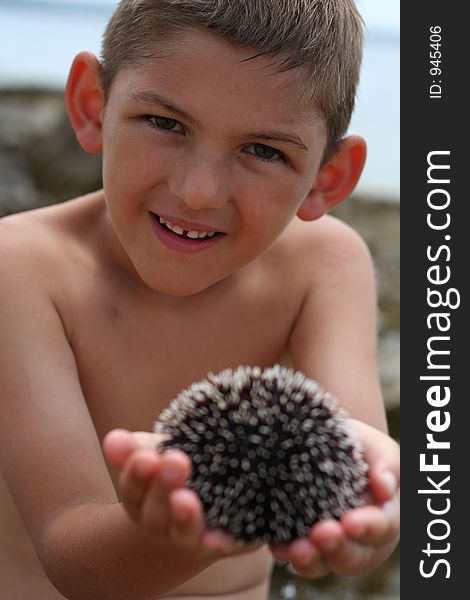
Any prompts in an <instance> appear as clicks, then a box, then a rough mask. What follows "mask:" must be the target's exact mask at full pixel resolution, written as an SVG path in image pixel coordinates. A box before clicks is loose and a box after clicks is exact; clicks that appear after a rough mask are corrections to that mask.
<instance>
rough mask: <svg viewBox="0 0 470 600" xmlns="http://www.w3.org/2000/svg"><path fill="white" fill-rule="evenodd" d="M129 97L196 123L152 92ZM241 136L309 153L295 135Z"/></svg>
mask: <svg viewBox="0 0 470 600" xmlns="http://www.w3.org/2000/svg"><path fill="white" fill-rule="evenodd" d="M130 97H131V98H133V99H134V100H137V102H147V103H149V104H155V105H157V106H159V107H160V108H165V109H166V110H169V111H170V112H172V113H175V114H177V115H179V116H180V117H183V119H185V120H186V121H188V123H191V124H195V123H196V121H195V119H194V118H193V117H191V115H189V114H188V113H187V112H185V111H184V110H183V109H182V108H179V107H178V106H176V104H173V102H170V100H168V99H167V98H164V97H163V96H160V94H156V93H155V92H152V91H150V90H142V91H139V92H134V93H132V94H130ZM243 135H244V136H245V137H250V138H257V139H263V140H272V141H276V142H284V143H286V144H291V145H293V146H296V148H298V149H299V150H302V151H303V152H308V151H309V149H308V147H307V146H306V145H305V144H304V142H303V141H302V140H301V139H300V137H299V136H298V135H297V134H296V133H287V132H285V131H272V130H267V131H250V132H244V134H243Z"/></svg>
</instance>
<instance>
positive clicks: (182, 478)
mask: <svg viewBox="0 0 470 600" xmlns="http://www.w3.org/2000/svg"><path fill="white" fill-rule="evenodd" d="M159 457H160V462H159V465H158V468H157V470H156V472H155V474H154V477H153V480H152V482H151V485H150V486H149V488H148V491H147V494H146V495H145V497H144V499H143V503H142V511H141V523H142V525H143V526H144V528H145V529H146V530H147V531H148V532H149V533H151V534H152V535H156V536H161V535H163V534H165V535H168V533H169V530H170V526H171V525H172V519H171V515H170V509H169V504H168V497H169V494H170V493H171V492H172V491H173V490H176V489H178V488H182V487H183V486H184V485H185V483H186V480H187V479H188V477H189V475H190V473H191V461H190V459H189V457H188V456H187V455H186V454H184V452H181V451H179V450H169V451H168V452H166V453H165V454H161V455H159Z"/></svg>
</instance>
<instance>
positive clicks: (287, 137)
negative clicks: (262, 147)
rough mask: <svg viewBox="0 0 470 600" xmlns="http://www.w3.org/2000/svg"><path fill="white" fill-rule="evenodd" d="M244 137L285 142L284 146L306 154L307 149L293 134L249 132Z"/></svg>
mask: <svg viewBox="0 0 470 600" xmlns="http://www.w3.org/2000/svg"><path fill="white" fill-rule="evenodd" d="M244 135H246V137H252V138H257V139H260V138H261V139H263V140H272V141H273V142H285V143H286V144H292V145H293V146H296V147H297V148H298V149H299V150H303V151H304V152H308V147H307V146H306V145H305V144H304V143H303V142H302V140H301V139H300V138H299V136H298V135H297V134H295V133H286V132H284V131H250V132H249V133H245V134H244Z"/></svg>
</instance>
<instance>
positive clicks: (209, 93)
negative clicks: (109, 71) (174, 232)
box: [118, 28, 323, 124]
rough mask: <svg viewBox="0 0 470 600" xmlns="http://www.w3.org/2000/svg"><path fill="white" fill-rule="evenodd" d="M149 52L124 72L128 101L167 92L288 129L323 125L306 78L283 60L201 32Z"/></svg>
mask: <svg viewBox="0 0 470 600" xmlns="http://www.w3.org/2000/svg"><path fill="white" fill-rule="evenodd" d="M148 50H149V51H148V52H145V58H140V59H139V61H138V63H137V64H133V65H132V66H130V67H128V68H127V69H124V70H123V71H122V72H121V75H123V76H124V77H123V79H124V83H125V87H126V91H127V94H128V95H132V96H135V95H136V94H137V95H139V94H141V92H143V91H144V92H145V91H149V90H150V91H152V90H154V91H156V92H158V91H159V90H160V89H161V87H162V86H163V87H165V88H166V89H167V90H168V91H170V92H171V91H172V90H174V92H175V93H177V95H178V97H180V98H181V99H182V100H183V101H184V100H185V99H187V97H188V96H190V97H191V100H192V101H193V103H194V104H196V103H197V100H204V98H205V97H207V98H208V99H210V100H211V101H214V100H219V104H220V105H222V104H223V102H224V101H227V100H232V103H233V104H236V103H237V102H238V108H239V110H240V112H243V107H244V106H245V107H246V108H247V109H248V110H249V112H251V113H252V112H253V109H255V110H256V113H257V114H258V117H260V116H261V114H263V113H265V114H267V115H271V116H272V117H273V118H282V120H283V121H284V122H286V124H289V123H291V124H294V123H298V122H304V123H305V122H308V123H322V122H323V116H322V115H321V113H320V111H319V110H318V109H317V107H316V104H315V102H314V100H312V99H311V97H310V94H309V93H308V90H307V89H306V82H305V80H306V77H305V73H304V72H303V70H302V69H301V68H297V69H289V70H284V69H282V65H281V63H282V60H283V56H282V55H276V56H267V55H260V53H259V51H258V50H257V49H256V48H251V47H250V48H248V47H242V46H238V45H235V44H234V43H232V42H230V41H227V40H225V39H224V38H223V37H222V36H221V35H220V34H218V33H215V32H211V31H210V30H201V29H198V28H191V29H189V30H187V31H183V32H180V33H179V34H178V35H172V36H171V37H170V38H169V39H167V40H165V44H163V43H161V42H153V43H152V44H150V45H149V48H148ZM118 78H119V74H118ZM214 95H215V96H214ZM213 103H214V102H213Z"/></svg>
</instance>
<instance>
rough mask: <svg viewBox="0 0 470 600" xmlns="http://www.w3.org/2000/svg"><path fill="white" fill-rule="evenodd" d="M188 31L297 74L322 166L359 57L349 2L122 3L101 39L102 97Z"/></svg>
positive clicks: (348, 100)
mask: <svg viewBox="0 0 470 600" xmlns="http://www.w3.org/2000/svg"><path fill="white" fill-rule="evenodd" d="M194 27H201V28H208V29H210V30H212V31H214V32H217V33H219V34H220V35H222V36H223V37H224V38H225V39H226V40H227V41H230V42H232V43H234V44H235V45H237V46H242V47H246V48H250V49H252V50H253V56H259V55H260V54H263V55H266V56H268V57H269V58H270V59H271V60H272V61H273V64H274V65H275V66H276V68H277V69H279V70H289V69H294V68H299V75H300V76H301V77H302V79H303V85H302V88H303V94H305V95H306V96H307V97H310V98H311V99H312V100H313V101H314V102H315V106H316V107H317V109H319V111H320V113H321V114H322V115H323V117H324V120H325V124H326V131H327V144H326V148H325V154H324V160H327V159H328V158H329V157H330V156H331V154H332V153H333V152H334V150H335V147H336V145H337V143H338V141H339V140H340V139H341V137H342V136H343V135H344V134H345V132H346V130H347V127H348V125H349V121H350V118H351V113H352V110H353V108H354V99H355V94H356V87H357V83H358V79H359V69H360V63H361V57H362V21H361V18H360V16H359V14H358V12H357V10H356V7H355V3H354V0H239V1H235V0H122V1H121V2H120V4H119V6H118V8H117V10H116V12H115V13H114V16H113V17H112V19H111V21H110V23H109V25H108V27H107V29H106V32H105V36H104V41H103V52H102V63H101V77H102V86H103V91H104V94H105V98H107V97H108V95H109V92H110V89H111V86H112V84H113V81H114V79H115V77H116V75H117V73H118V72H119V71H120V70H121V69H122V68H125V67H129V66H132V65H139V64H142V62H143V61H145V59H146V58H148V57H149V56H152V55H154V54H155V53H158V51H159V50H162V49H163V50H164V49H165V46H166V45H167V44H168V42H169V41H171V40H172V39H174V38H175V37H177V36H178V35H181V33H183V32H184V31H185V30H188V29H190V28H194Z"/></svg>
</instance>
